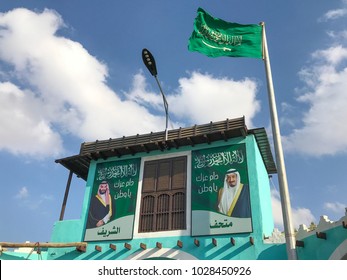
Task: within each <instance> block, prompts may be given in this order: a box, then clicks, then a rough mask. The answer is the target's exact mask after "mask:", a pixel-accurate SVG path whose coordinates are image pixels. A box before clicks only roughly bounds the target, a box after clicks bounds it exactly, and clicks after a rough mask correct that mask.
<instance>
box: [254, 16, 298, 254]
mask: <svg viewBox="0 0 347 280" xmlns="http://www.w3.org/2000/svg"><path fill="white" fill-rule="evenodd" d="M260 24H261V25H262V27H263V60H264V62H265V71H266V81H267V88H268V96H269V106H270V115H271V126H272V133H273V140H274V147H275V153H276V163H277V169H278V171H277V172H278V183H279V189H280V195H281V204H282V216H283V224H284V232H285V238H286V246H287V254H288V259H290V260H296V259H297V255H296V250H295V235H294V229H293V225H292V219H291V206H290V199H289V191H288V183H287V174H286V169H285V164H284V157H283V150H282V143H281V133H280V128H279V124H278V116H277V108H276V100H275V94H274V88H273V82H272V74H271V66H270V58H269V53H268V48H267V41H266V34H265V23H264V22H262V23H260Z"/></svg>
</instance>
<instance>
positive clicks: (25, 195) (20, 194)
mask: <svg viewBox="0 0 347 280" xmlns="http://www.w3.org/2000/svg"><path fill="white" fill-rule="evenodd" d="M28 197H29V191H28V189H27V187H22V188H21V189H20V190H19V192H18V193H17V194H16V195H15V198H16V199H19V200H22V199H26V198H28Z"/></svg>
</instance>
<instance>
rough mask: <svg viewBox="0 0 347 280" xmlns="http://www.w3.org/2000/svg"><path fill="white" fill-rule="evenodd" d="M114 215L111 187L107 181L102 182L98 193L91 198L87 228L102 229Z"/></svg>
mask: <svg viewBox="0 0 347 280" xmlns="http://www.w3.org/2000/svg"><path fill="white" fill-rule="evenodd" d="M112 215H113V207H112V199H111V195H110V187H109V186H108V183H107V182H106V181H102V182H101V183H100V185H99V188H98V193H97V194H96V195H95V196H93V197H92V198H91V202H90V207H89V212H88V220H87V228H94V227H100V226H103V225H104V224H106V223H107V222H108V221H109V220H110V219H111V217H112Z"/></svg>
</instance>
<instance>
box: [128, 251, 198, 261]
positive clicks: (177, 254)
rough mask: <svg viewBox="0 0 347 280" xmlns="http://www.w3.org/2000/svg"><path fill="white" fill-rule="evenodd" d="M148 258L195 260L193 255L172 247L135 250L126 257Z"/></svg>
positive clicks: (132, 258)
mask: <svg viewBox="0 0 347 280" xmlns="http://www.w3.org/2000/svg"><path fill="white" fill-rule="evenodd" d="M148 258H169V259H175V260H197V258H196V257H194V256H193V255H191V254H189V253H187V252H184V251H181V250H176V249H172V248H161V249H158V248H152V249H147V250H143V251H137V252H135V253H134V254H131V255H130V256H128V257H127V258H126V260H144V259H148Z"/></svg>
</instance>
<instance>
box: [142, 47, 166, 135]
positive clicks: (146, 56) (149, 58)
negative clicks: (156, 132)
mask: <svg viewBox="0 0 347 280" xmlns="http://www.w3.org/2000/svg"><path fill="white" fill-rule="evenodd" d="M142 60H143V63H144V64H145V65H146V67H147V69H148V71H149V72H150V73H151V74H152V76H154V78H155V80H156V81H157V84H158V87H159V90H160V93H161V95H162V96H163V102H164V108H165V115H166V125H165V140H167V137H168V130H167V127H168V118H169V104H168V103H167V100H166V97H165V94H164V92H163V90H162V88H161V86H160V83H159V80H158V78H157V75H158V72H157V66H156V64H155V60H154V57H153V55H152V54H151V53H150V51H149V50H147V49H143V50H142Z"/></svg>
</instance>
